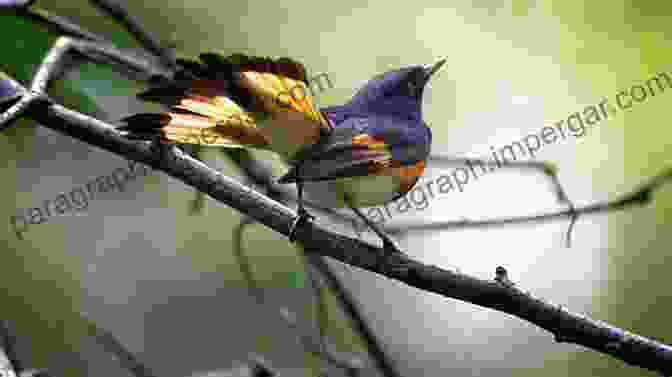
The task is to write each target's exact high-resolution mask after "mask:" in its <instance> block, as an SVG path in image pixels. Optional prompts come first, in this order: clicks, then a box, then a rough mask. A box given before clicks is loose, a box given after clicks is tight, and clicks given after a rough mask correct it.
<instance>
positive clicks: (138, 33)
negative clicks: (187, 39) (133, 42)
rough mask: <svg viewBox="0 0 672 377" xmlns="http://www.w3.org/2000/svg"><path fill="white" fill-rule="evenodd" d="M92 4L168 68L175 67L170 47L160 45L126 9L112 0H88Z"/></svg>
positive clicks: (173, 55)
mask: <svg viewBox="0 0 672 377" xmlns="http://www.w3.org/2000/svg"><path fill="white" fill-rule="evenodd" d="M89 1H90V2H91V3H92V4H93V5H95V6H96V7H98V8H99V9H101V10H103V11H104V12H106V13H107V14H109V15H110V16H111V17H112V18H114V19H115V20H116V21H117V22H119V23H120V24H121V25H122V26H123V27H124V28H125V29H126V30H127V31H128V32H129V33H130V34H131V35H133V37H135V39H137V40H138V42H140V44H141V45H142V46H143V47H144V48H145V49H146V50H147V51H149V52H151V53H152V54H153V55H155V56H158V57H159V59H160V60H161V62H162V63H163V64H164V65H165V66H166V67H168V68H171V69H172V68H175V67H176V66H177V64H176V63H175V54H174V53H173V51H172V50H171V49H167V48H163V47H161V43H160V42H159V40H158V39H157V38H156V37H154V36H153V35H152V34H151V33H150V32H149V31H147V30H145V28H144V27H142V24H141V23H140V22H139V21H138V20H136V19H135V17H133V16H132V15H131V14H129V13H128V12H127V11H126V9H124V8H123V7H122V6H120V5H119V4H117V3H116V2H115V1H114V0H89Z"/></svg>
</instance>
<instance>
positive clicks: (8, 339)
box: [0, 320, 25, 376]
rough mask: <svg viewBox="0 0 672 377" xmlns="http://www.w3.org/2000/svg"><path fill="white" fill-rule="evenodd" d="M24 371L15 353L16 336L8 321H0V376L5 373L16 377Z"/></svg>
mask: <svg viewBox="0 0 672 377" xmlns="http://www.w3.org/2000/svg"><path fill="white" fill-rule="evenodd" d="M24 369H25V368H24V367H23V363H21V360H19V356H18V355H17V352H16V335H15V334H14V331H13V329H12V328H11V325H10V324H9V321H7V320H0V372H1V373H0V375H2V376H4V375H5V374H4V373H6V372H7V371H12V372H14V374H15V375H16V374H17V373H21V372H22V371H23V370H24Z"/></svg>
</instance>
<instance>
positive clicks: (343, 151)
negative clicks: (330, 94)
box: [120, 53, 445, 252]
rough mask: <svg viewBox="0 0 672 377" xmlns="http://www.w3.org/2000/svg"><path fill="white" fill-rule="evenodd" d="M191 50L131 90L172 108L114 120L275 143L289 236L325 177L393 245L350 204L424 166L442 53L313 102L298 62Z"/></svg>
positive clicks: (146, 130)
mask: <svg viewBox="0 0 672 377" xmlns="http://www.w3.org/2000/svg"><path fill="white" fill-rule="evenodd" d="M199 59H200V61H194V60H183V59H181V60H179V61H178V63H179V64H180V65H181V67H182V69H181V70H180V71H178V72H177V73H176V74H175V77H174V78H173V80H164V81H163V82H159V83H157V84H156V85H155V87H153V88H150V89H149V90H147V91H146V92H144V93H141V94H139V95H138V96H139V98H141V99H143V100H147V101H153V102H159V103H163V104H166V105H169V106H171V107H172V110H171V111H170V112H167V113H160V114H149V113H144V114H136V115H132V116H130V117H127V118H125V119H123V121H124V122H125V125H124V126H122V127H120V130H122V131H124V133H125V135H127V137H132V138H140V139H155V140H157V141H159V142H164V143H185V144H198V145H208V146H216V147H228V148H241V147H242V148H257V149H266V150H271V151H274V152H276V153H278V154H280V155H281V156H282V157H284V159H285V160H286V161H287V162H288V164H289V166H290V170H289V172H288V173H287V174H286V175H284V176H283V177H281V178H280V179H279V182H280V183H296V185H297V189H298V214H299V217H298V220H297V223H296V224H295V225H294V229H293V230H292V232H290V240H291V241H293V239H294V238H293V237H294V231H295V230H296V228H297V225H298V223H299V222H300V221H305V219H307V218H308V217H312V216H310V215H309V214H308V213H307V212H306V210H305V209H304V204H303V188H304V185H310V184H312V183H315V184H318V183H320V182H322V183H323V182H328V183H329V186H328V187H329V190H332V191H333V194H334V195H335V200H334V201H333V202H332V203H331V204H330V205H331V206H334V207H349V208H351V209H352V210H353V211H355V213H356V214H357V215H358V216H359V217H360V218H362V220H364V222H365V223H366V224H367V225H369V226H370V227H371V228H372V230H373V231H374V232H375V233H376V234H378V235H379V236H380V237H381V239H382V240H383V243H384V250H385V251H389V252H399V250H398V248H397V247H396V246H395V245H394V243H393V242H392V241H391V240H390V238H389V237H388V236H387V235H386V234H385V233H384V232H383V231H382V230H381V229H380V228H379V227H378V226H377V225H376V224H374V223H373V222H371V221H370V220H369V219H368V218H367V217H366V216H364V215H363V214H362V213H361V212H360V211H359V210H358V208H359V207H368V206H375V205H381V204H384V203H387V202H389V201H393V200H396V199H398V198H401V197H402V196H403V195H405V194H406V193H408V192H409V191H410V190H411V189H412V188H413V187H414V185H415V184H416V182H417V181H418V179H419V177H420V176H421V175H422V173H423V171H424V169H425V163H426V160H427V158H428V156H429V152H430V145H431V142H432V134H431V131H430V129H429V128H428V127H427V124H426V123H425V122H424V121H423V119H422V111H421V105H422V93H423V89H424V87H425V85H426V84H427V82H428V81H429V79H430V77H431V76H432V75H433V74H434V73H435V72H436V71H437V70H438V69H439V68H440V67H441V66H442V65H443V64H444V63H445V60H440V61H439V62H437V63H436V64H433V65H431V66H411V67H404V68H400V69H396V70H392V71H388V72H385V73H383V74H380V75H377V76H375V77H374V78H373V79H371V80H370V81H369V82H367V83H366V84H365V85H364V86H363V87H362V88H361V89H360V90H359V91H358V92H357V93H356V94H355V95H354V96H353V98H352V99H351V100H350V101H349V102H347V103H346V104H344V105H340V106H331V107H325V108H321V109H317V108H316V106H315V105H314V104H313V100H312V98H311V96H310V95H309V94H308V93H307V91H306V89H307V88H308V86H307V85H309V82H308V77H307V75H306V69H305V67H304V66H303V65H302V64H301V63H298V62H296V61H294V60H292V59H290V58H279V59H270V58H262V57H250V56H246V55H241V54H234V55H230V56H227V57H224V56H222V55H219V54H215V53H204V54H201V55H200V56H199ZM321 187H324V186H321Z"/></svg>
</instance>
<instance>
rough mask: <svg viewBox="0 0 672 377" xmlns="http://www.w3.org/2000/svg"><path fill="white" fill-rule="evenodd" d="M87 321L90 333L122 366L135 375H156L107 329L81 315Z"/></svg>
mask: <svg viewBox="0 0 672 377" xmlns="http://www.w3.org/2000/svg"><path fill="white" fill-rule="evenodd" d="M82 319H83V320H85V321H86V322H87V325H88V328H89V332H90V335H91V336H93V338H94V339H95V340H96V341H97V342H98V343H99V344H100V345H101V346H103V348H104V349H105V350H106V351H107V352H110V353H112V354H113V355H114V356H115V358H116V359H117V361H119V364H121V366H122V367H123V368H126V369H127V370H128V371H130V372H131V373H133V376H135V377H155V376H156V375H155V374H154V373H153V372H152V370H151V369H150V368H149V367H147V366H146V365H145V364H143V363H142V362H140V360H138V358H137V357H136V356H135V355H134V354H133V353H132V352H131V351H129V350H127V349H126V348H125V347H124V346H123V345H122V344H121V342H120V341H119V340H117V338H115V337H114V335H112V333H110V332H109V331H107V330H105V329H103V328H101V327H100V326H98V325H96V324H95V323H94V322H93V321H91V320H89V319H87V318H85V317H83V316H82Z"/></svg>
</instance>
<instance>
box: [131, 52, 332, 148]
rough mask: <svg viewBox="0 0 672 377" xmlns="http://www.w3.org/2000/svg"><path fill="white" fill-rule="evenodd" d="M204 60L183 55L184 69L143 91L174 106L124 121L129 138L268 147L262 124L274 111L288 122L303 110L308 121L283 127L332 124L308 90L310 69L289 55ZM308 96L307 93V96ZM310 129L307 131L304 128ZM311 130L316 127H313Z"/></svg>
mask: <svg viewBox="0 0 672 377" xmlns="http://www.w3.org/2000/svg"><path fill="white" fill-rule="evenodd" d="M199 58H200V60H201V62H202V63H201V62H197V61H194V60H186V59H179V61H178V62H179V64H180V65H181V66H182V67H183V69H182V70H180V71H179V72H178V73H177V74H176V75H175V78H174V80H166V81H164V82H162V83H159V84H158V85H157V86H156V87H154V88H151V89H149V90H147V91H145V92H143V93H141V94H139V95H138V97H139V98H140V99H143V100H146V101H152V102H159V103H163V104H167V105H170V106H172V111H170V112H167V113H162V114H136V115H133V116H130V117H127V118H125V119H123V121H124V122H125V123H126V125H125V126H122V127H120V129H121V130H124V131H126V132H127V134H128V135H129V136H132V137H137V138H146V137H148V136H151V135H153V134H154V135H156V134H160V135H161V136H162V138H163V139H165V140H170V141H175V142H179V143H185V144H200V145H213V146H225V147H257V148H266V147H269V146H270V144H271V143H272V142H273V140H272V137H271V133H269V132H267V130H264V129H263V128H262V127H259V122H260V121H261V120H262V118H263V117H267V116H269V115H271V116H272V115H273V113H274V112H282V113H283V114H286V116H285V118H287V119H289V120H294V119H296V115H293V114H297V113H298V114H302V115H303V116H302V117H300V118H302V119H306V120H308V122H300V123H292V122H284V123H283V122H279V125H278V127H291V126H292V124H296V125H297V127H308V128H315V129H314V130H312V131H314V132H313V133H317V134H319V128H320V127H329V126H328V124H327V123H326V120H325V119H324V118H323V117H322V115H321V114H320V112H319V111H317V110H316V109H315V108H314V106H313V102H312V99H311V98H310V96H309V95H308V94H307V92H306V88H307V86H306V83H307V79H306V73H305V72H306V71H305V68H304V66H303V65H302V64H301V63H298V62H296V61H294V60H292V59H289V58H280V59H276V60H273V59H269V58H260V57H249V56H245V55H240V54H235V55H230V56H228V57H223V56H221V55H219V54H215V53H205V54H201V55H200V57H199ZM302 94H305V95H302ZM302 131H304V133H305V132H307V131H306V130H302ZM308 131H311V130H308Z"/></svg>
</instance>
